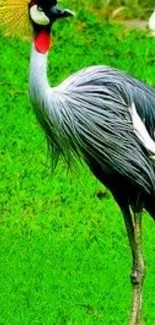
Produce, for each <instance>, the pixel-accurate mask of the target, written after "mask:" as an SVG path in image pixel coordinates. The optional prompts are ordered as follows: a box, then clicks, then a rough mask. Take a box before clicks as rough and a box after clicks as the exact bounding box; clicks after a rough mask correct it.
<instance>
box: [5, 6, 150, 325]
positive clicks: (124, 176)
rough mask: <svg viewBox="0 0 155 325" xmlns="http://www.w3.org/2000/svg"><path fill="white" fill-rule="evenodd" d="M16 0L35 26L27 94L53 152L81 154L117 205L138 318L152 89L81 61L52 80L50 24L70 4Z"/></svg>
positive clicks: (136, 322) (136, 320)
mask: <svg viewBox="0 0 155 325" xmlns="http://www.w3.org/2000/svg"><path fill="white" fill-rule="evenodd" d="M2 1H3V2H4V4H3V6H2V8H1V12H4V13H5V15H7V12H8V10H9V8H10V9H11V8H12V7H11V6H10V7H9V6H8V9H7V10H5V1H4V0H2ZM6 2H8V3H11V1H10V0H6ZM15 2H16V4H17V2H18V8H19V12H20V16H19V19H20V17H21V12H22V11H23V13H25V17H26V19H27V21H29V22H30V23H31V25H32V29H33V44H32V51H31V62H30V80H29V89H30V98H31V102H32V105H33V107H34V111H35V113H36V116H37V118H38V120H39V122H40V124H41V126H42V127H43V129H44V132H45V134H46V136H47V139H48V142H49V146H50V147H51V150H52V152H53V153H54V155H56V156H57V157H58V156H59V154H62V155H63V156H64V157H65V158H66V159H67V160H68V159H71V158H72V157H73V156H77V157H80V159H81V158H82V159H83V160H84V161H85V162H86V163H87V164H88V166H89V168H90V170H91V171H92V172H93V174H94V175H95V176H96V177H97V178H98V179H99V180H100V181H101V182H102V183H103V184H104V185H105V186H106V187H107V188H108V189H109V190H110V191H111V193H112V195H113V197H114V199H115V201H116V202H117V204H118V205H119V207H120V209H121V211H122V215H123V218H124V221H125V226H126V229H127V234H128V238H129V243H130V247H131V253H132V257H133V266H132V273H131V282H132V285H133V298H132V308H131V316H130V320H129V324H130V325H141V324H142V315H141V311H142V288H143V281H144V261H143V254H142V247H141V219H142V212H143V209H145V210H147V211H148V212H149V214H150V215H151V216H152V217H153V218H154V219H155V161H154V158H155V142H154V140H155V90H154V89H153V88H151V87H150V86H148V85H146V84H144V83H142V82H140V81H138V80H136V79H134V78H132V77H130V76H129V75H127V74H126V73H124V72H121V71H119V70H116V69H112V68H109V67H107V66H92V67H88V68H85V69H83V70H81V71H79V72H77V73H75V74H73V75H72V76H70V77H69V78H67V79H66V80H65V81H64V82H62V83H61V84H60V85H59V86H57V87H55V88H51V87H50V85H49V82H48V77H47V58H48V52H49V50H50V44H51V30H52V26H53V23H54V22H55V21H56V20H57V19H58V18H63V17H69V16H72V15H73V12H72V11H70V10H68V9H62V8H61V7H59V6H58V5H57V1H56V0H32V1H30V2H29V1H28V0H24V1H22V0H18V1H17V0H16V1H15ZM11 10H12V9H11ZM5 15H3V16H5ZM8 17H9V18H8V22H9V19H10V16H9V15H8ZM4 20H5V19H4ZM6 20H7V19H6ZM16 20H17V21H18V19H17V17H16ZM12 21H13V18H12Z"/></svg>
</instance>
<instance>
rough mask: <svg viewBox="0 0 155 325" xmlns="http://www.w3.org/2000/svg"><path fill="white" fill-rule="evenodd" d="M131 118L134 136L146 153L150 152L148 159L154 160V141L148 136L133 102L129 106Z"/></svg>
mask: <svg viewBox="0 0 155 325" xmlns="http://www.w3.org/2000/svg"><path fill="white" fill-rule="evenodd" d="M131 118H132V122H133V127H134V131H135V134H136V136H137V137H138V139H139V140H140V142H141V143H142V144H143V146H144V147H145V148H146V149H147V150H148V152H150V157H151V158H152V159H155V141H154V140H153V139H152V138H151V136H150V135H149V133H148V131H147V129H146V127H145V124H144V123H143V121H142V119H141V118H140V116H139V115H138V113H137V110H136V107H135V104H134V102H133V103H132V106H131Z"/></svg>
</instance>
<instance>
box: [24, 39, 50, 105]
mask: <svg viewBox="0 0 155 325" xmlns="http://www.w3.org/2000/svg"><path fill="white" fill-rule="evenodd" d="M47 56H48V53H46V54H41V53H38V52H37V50H36V49H35V47H34V45H32V52H31V61H30V79H29V89H30V97H31V101H32V103H33V105H38V106H42V103H43V102H44V101H46V99H47V97H48V93H49V90H51V88H50V86H49V83H48V79H47Z"/></svg>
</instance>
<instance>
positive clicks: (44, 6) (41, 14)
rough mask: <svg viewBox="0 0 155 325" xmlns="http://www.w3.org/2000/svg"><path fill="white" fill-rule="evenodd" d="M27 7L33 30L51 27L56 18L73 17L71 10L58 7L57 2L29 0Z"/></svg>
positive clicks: (55, 0)
mask: <svg viewBox="0 0 155 325" xmlns="http://www.w3.org/2000/svg"><path fill="white" fill-rule="evenodd" d="M28 7H29V17H30V20H31V22H32V24H33V27H34V29H35V28H37V27H38V26H39V27H43V26H48V27H51V26H52V25H53V23H54V22H55V21H56V20H57V19H58V18H65V17H69V16H73V15H74V13H73V12H72V11H71V10H69V9H63V8H61V7H60V6H58V5H57V0H31V1H30V3H29V5H28Z"/></svg>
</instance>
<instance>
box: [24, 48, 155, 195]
mask: <svg viewBox="0 0 155 325" xmlns="http://www.w3.org/2000/svg"><path fill="white" fill-rule="evenodd" d="M30 71H31V72H30V95H31V100H32V102H33V105H34V108H35V112H36V115H37V117H38V119H39V121H40V123H41V125H42V126H43V128H44V129H45V132H46V135H47V138H48V140H49V143H50V146H51V148H52V150H54V155H56V153H57V157H58V156H59V154H60V153H62V154H63V155H64V156H65V158H66V159H67V160H68V159H70V158H72V156H73V155H78V156H80V157H82V158H83V159H84V160H86V161H87V153H89V157H92V159H93V158H95V160H96V161H98V163H99V164H100V165H101V166H102V168H103V170H104V173H106V174H107V175H108V174H109V175H111V174H113V173H116V172H117V173H119V174H120V175H122V176H124V177H126V178H128V179H130V181H131V182H132V183H133V184H135V185H138V186H139V187H140V188H141V189H142V191H144V192H148V193H154V192H155V169H154V161H153V160H152V159H150V155H149V153H148V152H147V150H146V148H144V146H143V145H142V143H141V142H140V141H139V139H138V138H137V136H136V135H135V133H134V128H133V123H132V118H131V111H130V110H131V106H132V103H133V102H134V104H135V107H136V109H137V112H138V114H139V116H140V117H141V119H142V120H143V121H145V125H146V127H147V130H148V132H149V134H150V135H151V137H152V138H153V139H154V127H155V108H154V105H155V91H154V90H153V89H152V88H151V87H149V86H146V85H145V84H143V83H141V82H139V81H138V80H135V79H133V78H131V77H129V76H128V75H126V74H125V73H123V72H120V71H118V70H115V69H111V68H109V67H105V66H93V67H89V68H86V69H83V70H81V71H80V72H78V73H75V74H73V75H72V76H70V77H69V78H68V79H66V80H65V81H64V82H62V83H61V84H60V85H59V86H58V87H55V88H50V86H49V84H48V79H47V72H46V71H47V55H42V54H40V53H37V51H36V50H35V48H34V47H33V49H32V58H31V69H30Z"/></svg>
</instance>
